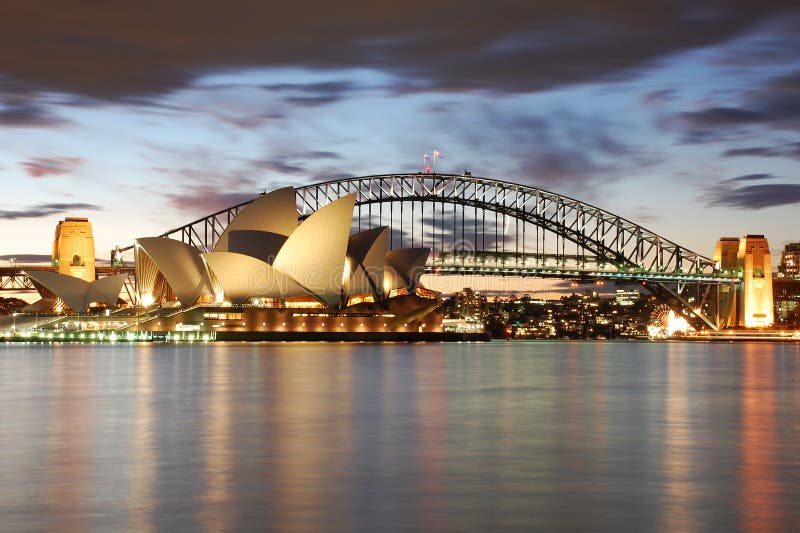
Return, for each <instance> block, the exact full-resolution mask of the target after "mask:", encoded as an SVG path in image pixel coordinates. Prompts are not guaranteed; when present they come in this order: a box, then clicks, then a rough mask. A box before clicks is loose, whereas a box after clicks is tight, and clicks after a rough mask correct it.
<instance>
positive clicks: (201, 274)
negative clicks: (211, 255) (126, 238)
mask: <svg viewBox="0 0 800 533" xmlns="http://www.w3.org/2000/svg"><path fill="white" fill-rule="evenodd" d="M136 244H137V245H138V249H137V253H140V252H141V251H144V253H146V254H147V255H148V256H149V257H150V259H152V261H153V263H154V264H155V265H156V268H158V270H159V271H160V272H161V274H162V275H163V276H164V279H165V280H166V281H167V283H169V286H170V287H172V291H173V292H174V293H175V296H177V297H178V300H179V301H180V302H181V304H183V305H192V304H194V303H195V301H197V299H198V298H199V297H200V296H210V295H211V294H212V293H213V291H212V287H211V281H210V280H209V277H208V273H207V272H206V267H205V264H204V263H203V259H202V257H200V251H199V250H198V249H197V248H195V247H194V246H191V245H189V244H184V243H182V242H180V241H176V240H174V239H166V238H164V237H144V238H141V239H136ZM138 267H139V262H138V261H137V268H138ZM136 275H137V276H138V275H139V273H138V272H137V274H136Z"/></svg>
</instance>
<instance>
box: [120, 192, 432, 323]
mask: <svg viewBox="0 0 800 533" xmlns="http://www.w3.org/2000/svg"><path fill="white" fill-rule="evenodd" d="M355 201H356V197H355V195H348V196H344V197H342V198H339V199H337V200H335V201H333V202H331V203H329V204H327V205H325V206H324V207H322V208H320V209H318V210H317V211H316V212H314V213H313V214H311V215H310V216H309V217H308V218H307V219H305V220H304V221H303V222H302V223H300V224H298V214H297V205H296V200H295V192H294V189H293V188H291V187H286V188H282V189H277V190H275V191H272V192H270V193H268V194H265V195H263V196H261V197H259V198H257V199H256V200H254V201H253V202H251V203H250V204H248V205H247V206H246V207H245V208H243V209H242V210H241V211H240V212H239V213H238V215H237V216H236V217H235V218H234V219H233V220H232V221H231V222H230V223H229V224H228V226H227V228H226V229H225V230H224V232H223V233H222V234H221V235H220V237H219V239H218V240H217V243H216V245H215V246H214V249H213V250H211V251H210V252H206V253H202V252H201V251H200V250H198V249H197V248H195V247H193V246H190V245H187V244H184V243H182V242H180V241H176V240H173V239H168V238H163V237H150V238H142V239H137V241H136V247H135V252H136V276H137V283H138V290H139V294H140V298H141V301H142V303H143V304H144V305H150V304H151V303H153V302H154V301H155V300H156V298H155V296H156V295H155V294H153V292H154V291H157V290H158V287H159V282H162V284H163V283H164V282H165V283H166V284H167V285H168V286H169V288H170V289H171V292H172V294H173V295H174V298H175V299H177V301H179V302H180V304H181V305H183V306H190V305H194V304H195V303H197V302H198V300H199V301H201V302H202V301H204V300H203V299H204V298H206V299H209V300H214V301H216V302H217V303H221V302H223V301H228V302H231V303H234V304H242V303H246V302H248V301H249V300H251V299H252V298H271V299H276V300H286V299H292V298H296V299H299V300H301V301H302V300H307V301H309V302H312V303H316V302H318V304H317V305H319V304H322V305H324V306H326V307H336V308H338V307H343V306H345V305H346V303H347V302H348V299H349V297H351V296H353V295H368V296H370V297H372V298H373V299H374V301H384V300H385V299H386V298H387V297H388V296H389V295H390V293H391V291H396V290H398V289H408V290H411V291H413V290H414V289H415V288H416V285H417V283H418V281H419V276H420V275H421V273H422V268H423V267H424V265H425V261H426V259H427V257H428V253H429V250H428V249H427V248H413V249H401V250H391V251H387V242H388V228H387V227H376V228H372V229H369V230H366V231H363V232H360V233H356V234H355V235H352V236H351V235H350V229H351V226H352V219H353V209H354V206H355Z"/></svg>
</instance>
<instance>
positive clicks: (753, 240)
mask: <svg viewBox="0 0 800 533" xmlns="http://www.w3.org/2000/svg"><path fill="white" fill-rule="evenodd" d="M714 260H715V261H716V262H717V265H718V267H719V269H720V270H722V271H723V273H731V274H733V275H735V276H737V277H739V278H740V279H741V280H742V283H741V284H740V285H739V288H738V290H737V289H736V288H735V286H734V285H729V286H724V285H723V286H721V287H720V308H721V309H728V310H729V311H727V312H726V313H720V315H722V316H721V317H720V318H721V324H720V326H721V327H746V328H764V327H769V326H771V325H772V324H773V323H774V322H775V313H774V310H773V294H772V259H771V256H770V252H769V243H768V242H767V239H766V238H765V237H764V236H763V235H745V236H744V237H742V238H741V239H739V238H737V237H722V238H721V239H720V240H719V241H717V245H716V247H715V249H714Z"/></svg>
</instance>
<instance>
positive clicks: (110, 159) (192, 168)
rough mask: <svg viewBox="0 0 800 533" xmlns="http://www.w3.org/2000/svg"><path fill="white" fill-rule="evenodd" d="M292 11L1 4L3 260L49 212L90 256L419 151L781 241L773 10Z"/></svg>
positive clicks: (707, 240) (710, 232)
mask: <svg viewBox="0 0 800 533" xmlns="http://www.w3.org/2000/svg"><path fill="white" fill-rule="evenodd" d="M301 7H302V6H298V7H292V6H282V7H279V8H275V7H267V6H261V5H260V4H255V5H252V6H251V5H250V4H249V3H246V2H241V3H234V4H231V5H230V7H229V8H228V11H227V12H226V13H219V12H218V10H217V9H216V7H215V6H203V5H198V4H196V3H191V4H186V5H182V4H181V3H171V4H170V6H169V7H160V8H159V9H154V10H146V9H143V8H141V7H140V6H123V7H116V8H113V9H112V8H108V10H103V11H100V10H97V9H96V8H90V7H88V6H79V7H72V8H70V10H69V16H67V13H66V11H65V10H64V9H63V8H61V9H59V8H58V7H54V8H52V9H49V8H47V7H45V6H43V5H42V4H36V5H22V4H19V5H14V6H11V7H8V8H7V9H6V13H5V14H4V17H3V20H2V21H0V28H2V30H3V31H2V32H0V35H2V37H0V40H2V42H3V46H2V47H0V50H2V52H0V98H1V99H0V141H2V148H0V176H2V179H3V182H4V183H5V184H6V185H7V186H10V187H11V194H6V195H4V198H3V200H2V202H0V204H2V205H0V231H2V234H3V239H2V241H1V242H2V249H0V255H20V256H21V255H24V254H41V255H47V254H48V252H49V244H50V241H51V239H52V235H53V229H54V227H55V224H56V223H57V222H58V221H59V220H61V219H63V218H64V217H67V216H88V217H90V218H91V219H92V222H93V225H94V228H95V238H96V243H97V256H98V257H100V258H103V257H106V256H107V255H108V252H110V250H111V249H112V248H113V247H114V246H115V245H117V244H121V245H126V244H130V243H131V242H133V240H134V239H135V238H137V237H142V236H146V235H153V234H159V233H162V232H164V231H166V230H168V229H170V228H173V227H177V226H180V225H182V224H185V223H187V222H189V221H190V220H193V219H196V218H199V217H201V216H204V215H207V214H209V213H211V212H212V211H215V210H218V209H222V208H225V207H229V206H231V205H233V204H235V203H238V202H241V201H245V200H248V199H251V198H253V197H254V196H256V195H257V194H258V193H259V192H260V191H262V190H264V189H268V190H270V189H274V188H277V187H279V186H285V185H303V184H308V183H313V182H316V181H321V180H326V179H332V178H336V177H342V176H360V175H368V174H377V173H390V172H413V171H418V170H422V169H423V164H424V160H423V154H429V155H430V154H432V151H433V150H434V149H436V150H438V151H439V152H441V154H442V155H443V156H444V159H441V160H439V161H438V162H437V171H441V172H452V173H461V172H462V171H463V170H465V169H467V170H470V171H471V172H472V173H473V174H474V175H476V176H486V177H494V178H499V179H506V180H509V181H515V182H520V183H524V184H528V185H535V186H538V187H541V188H543V189H546V190H550V191H553V192H556V193H560V194H564V195H567V196H571V197H574V198H577V199H579V200H582V201H585V202H588V203H591V204H594V205H597V206H599V207H601V208H604V209H606V210H608V211H611V212H614V213H617V214H620V215H622V216H624V217H626V218H628V219H630V220H632V221H634V222H636V223H638V224H641V225H642V226H644V227H647V228H648V229H651V230H653V231H654V232H656V233H658V234H661V235H664V236H665V237H667V238H669V239H671V240H673V241H675V242H677V243H679V244H681V245H683V246H686V247H687V248H690V249H692V250H694V251H696V252H698V253H701V254H703V255H706V256H711V255H712V252H713V249H714V244H715V242H716V240H717V239H718V238H719V237H720V236H734V237H738V236H741V235H744V234H745V233H757V234H764V235H766V237H767V238H768V239H769V241H770V246H771V248H772V250H773V251H774V252H779V251H780V250H782V249H783V247H784V245H785V244H787V243H788V242H795V241H797V240H800V235H798V233H797V224H796V214H795V213H796V209H797V204H798V203H800V179H798V173H797V170H798V168H799V167H798V161H800V138H798V136H797V133H796V132H797V126H798V123H800V108H798V107H797V103H796V102H797V101H798V98H799V97H800V61H798V59H797V58H798V57H800V55H798V52H800V37H798V35H800V32H798V29H800V10H798V9H797V8H796V7H794V6H793V4H791V3H788V2H766V3H760V4H759V5H758V6H747V7H741V6H734V5H728V4H726V3H714V4H709V5H705V6H697V5H696V4H686V5H679V4H675V3H667V2H663V3H656V4H651V5H650V7H649V8H648V9H647V10H633V9H630V8H627V7H625V6H602V7H601V6H594V5H592V4H587V5H583V6H574V7H570V6H561V5H551V4H542V5H537V6H535V7H531V8H526V7H520V6H512V5H498V7H496V8H494V9H492V10H491V11H489V10H486V9H485V7H483V6H482V4H478V3H474V4H460V6H459V8H457V9H453V8H451V7H448V6H447V5H445V4H439V3H436V2H433V3H431V2H428V3H424V4H423V3H420V4H418V5H417V4H408V5H406V7H404V8H402V9H401V10H390V9H389V8H385V7H381V6H372V7H367V8H365V7H361V6H357V5H355V4H349V3H338V4H336V6H335V7H334V6H318V7H317V8H316V9H314V10H312V11H310V12H305V11H303V10H302V9H301ZM295 10H297V11H295ZM21 228H24V231H21ZM775 256H779V254H778V253H773V258H775Z"/></svg>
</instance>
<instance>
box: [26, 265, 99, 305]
mask: <svg viewBox="0 0 800 533" xmlns="http://www.w3.org/2000/svg"><path fill="white" fill-rule="evenodd" d="M27 274H28V277H29V278H31V279H32V280H33V281H34V282H35V283H38V284H40V285H42V286H43V287H45V288H46V289H47V290H49V291H50V292H52V293H53V294H55V295H56V296H58V297H59V298H61V300H62V301H63V302H64V303H65V304H67V305H68V306H69V307H70V309H72V310H73V311H76V312H78V313H82V312H84V311H86V309H88V308H89V301H88V296H89V282H88V281H86V280H83V279H81V278H76V277H75V276H69V275H67V274H59V273H58V272H39V271H33V272H28V273H27Z"/></svg>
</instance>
